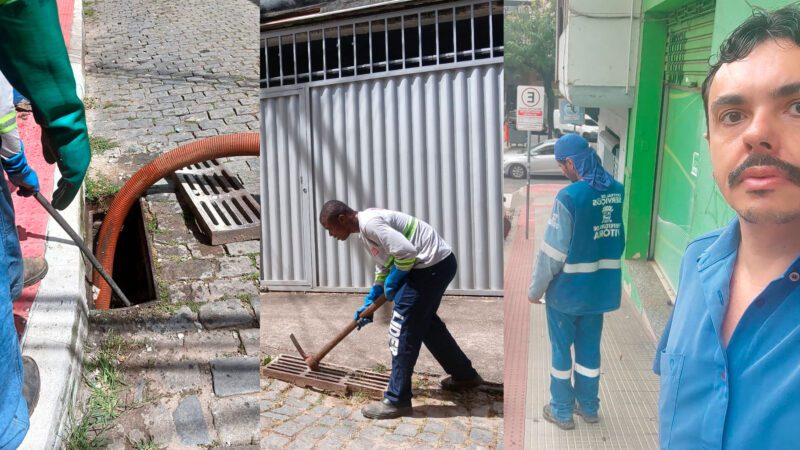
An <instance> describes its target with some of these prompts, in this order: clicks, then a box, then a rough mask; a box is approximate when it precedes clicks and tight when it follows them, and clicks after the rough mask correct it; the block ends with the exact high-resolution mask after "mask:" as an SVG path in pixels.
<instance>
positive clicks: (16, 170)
mask: <svg viewBox="0 0 800 450" xmlns="http://www.w3.org/2000/svg"><path fill="white" fill-rule="evenodd" d="M3 169H4V170H5V171H6V174H8V179H9V180H11V182H12V183H14V185H15V186H17V187H18V188H19V190H18V191H17V193H18V194H19V195H21V196H23V197H30V196H31V195H33V194H35V193H37V192H39V177H37V176H36V172H34V171H33V169H31V167H30V166H29V165H28V161H27V160H26V159H25V153H24V152H19V153H17V154H16V155H14V156H12V157H11V158H8V159H6V160H3Z"/></svg>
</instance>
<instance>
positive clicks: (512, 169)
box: [503, 139, 563, 178]
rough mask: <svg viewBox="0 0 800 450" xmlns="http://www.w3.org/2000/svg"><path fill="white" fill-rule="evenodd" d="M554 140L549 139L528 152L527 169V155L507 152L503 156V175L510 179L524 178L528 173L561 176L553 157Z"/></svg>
mask: <svg viewBox="0 0 800 450" xmlns="http://www.w3.org/2000/svg"><path fill="white" fill-rule="evenodd" d="M555 144H556V139H550V140H548V141H546V142H544V143H542V144H539V145H537V146H536V147H534V148H532V149H531V150H530V153H531V165H530V168H528V167H527V163H528V155H527V153H526V152H525V150H524V149H523V150H522V151H513V150H512V151H508V152H506V153H505V154H504V155H503V175H506V176H509V177H512V178H525V177H526V176H527V175H528V172H529V171H530V173H531V175H532V176H536V175H563V173H562V172H561V169H560V168H559V167H558V163H557V162H556V155H555Z"/></svg>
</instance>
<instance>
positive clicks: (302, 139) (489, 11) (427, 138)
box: [262, 0, 503, 295]
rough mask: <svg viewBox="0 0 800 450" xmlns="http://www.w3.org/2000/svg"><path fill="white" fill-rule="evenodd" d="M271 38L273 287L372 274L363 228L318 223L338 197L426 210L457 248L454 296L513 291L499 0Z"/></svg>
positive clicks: (265, 67)
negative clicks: (506, 253) (508, 281)
mask: <svg viewBox="0 0 800 450" xmlns="http://www.w3.org/2000/svg"><path fill="white" fill-rule="evenodd" d="M478 24H484V25H485V26H481V29H478V28H476V27H477V25H478ZM263 44H264V45H263V47H262V52H263V53H262V60H263V61H264V62H263V63H262V86H263V87H265V89H263V90H262V111H263V112H262V114H264V115H262V120H263V124H262V130H263V131H262V135H264V134H265V135H267V136H268V137H267V138H266V140H265V142H266V143H265V144H264V145H262V152H263V154H262V164H263V166H262V174H263V175H262V176H263V177H264V181H265V182H264V183H262V186H264V191H263V194H262V198H263V201H262V203H264V204H266V205H269V204H270V202H275V201H278V202H279V203H280V204H279V205H275V206H269V207H265V208H263V207H262V216H263V217H262V227H264V236H265V245H263V248H264V252H263V254H262V261H263V267H265V268H266V269H265V270H264V277H263V279H262V284H263V285H264V286H265V287H270V288H272V289H296V288H298V287H301V286H302V287H306V288H307V287H310V288H312V289H319V290H326V291H339V290H341V291H354V290H361V289H363V288H366V287H368V286H370V285H371V283H372V278H373V275H374V270H373V266H372V263H371V261H370V260H369V258H368V255H366V253H365V252H364V249H362V248H361V247H360V245H359V243H358V242H357V241H356V239H352V238H351V239H350V240H348V241H346V242H338V241H336V240H334V239H332V238H330V237H329V236H328V235H327V233H326V232H325V230H324V229H323V228H322V227H321V226H320V225H319V224H318V221H317V220H316V218H317V216H318V214H319V209H320V208H321V207H322V204H323V203H324V202H325V201H327V200H331V199H338V200H342V201H344V202H346V203H348V204H350V205H351V206H353V207H355V208H358V209H365V208H368V207H382V208H388V209H395V210H400V211H403V212H406V213H409V214H412V215H415V216H417V217H419V218H420V219H422V220H425V221H426V222H428V223H430V224H431V225H432V226H433V227H434V228H436V229H437V230H438V231H439V232H440V234H442V236H443V237H444V238H445V240H447V241H448V243H449V244H450V245H451V246H452V247H453V250H454V252H455V253H456V256H457V257H458V261H459V270H458V274H457V276H456V279H455V280H454V282H453V283H451V285H450V288H451V289H450V291H449V292H450V293H452V294H470V295H502V291H503V226H502V225H503V224H502V208H503V204H502V201H503V196H502V164H501V156H502V133H501V123H502V118H501V111H502V100H503V92H502V90H503V68H502V61H503V60H502V51H503V47H502V2H485V1H476V0H470V1H459V2H451V3H450V4H439V5H434V6H427V7H421V8H414V9H410V10H404V11H401V12H394V13H386V14H382V15H376V16H371V17H369V18H366V19H364V18H360V19H347V20H341V21H336V22H332V23H329V24H324V25H314V26H309V27H298V28H296V29H291V30H281V31H279V32H273V33H272V34H269V33H267V34H266V35H265V36H264V41H263ZM295 103H296V106H295ZM281 104H286V105H287V106H286V107H284V109H283V110H281V109H280V108H281V106H280V105H281ZM270 114H271V115H270ZM287 127H288V128H289V129H290V130H291V131H289V132H287V131H284V130H281V128H287ZM273 135H274V136H273ZM262 139H264V138H262ZM291 149H294V150H291ZM271 153H273V154H271ZM281 155H283V156H281ZM281 158H283V159H281ZM276 164H277V165H276ZM292 170H293V172H292ZM305 174H307V176H310V183H309V182H308V180H309V178H304V175H305ZM304 180H305V181H304ZM304 189H310V191H311V192H313V196H310V197H307V196H306V194H307V193H306V191H304ZM301 191H302V192H301ZM276 193H277V194H276ZM276 195H278V197H276ZM304 199H308V202H307V205H308V208H306V207H304V205H303V204H302V203H300V204H297V205H296V204H295V202H302V201H304ZM287 214H288V215H289V217H286V215H287ZM306 230H310V233H309V234H310V235H309V236H308V237H306V234H305V231H306ZM300 231H302V235H299V234H298V233H299V232H300ZM267 237H268V238H269V239H270V242H269V243H268V244H267V240H266V239H267ZM270 252H276V253H275V254H270Z"/></svg>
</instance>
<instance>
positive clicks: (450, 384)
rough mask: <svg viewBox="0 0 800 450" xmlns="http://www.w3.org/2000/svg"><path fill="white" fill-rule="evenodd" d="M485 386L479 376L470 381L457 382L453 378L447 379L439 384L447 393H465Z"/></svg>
mask: <svg viewBox="0 0 800 450" xmlns="http://www.w3.org/2000/svg"><path fill="white" fill-rule="evenodd" d="M482 384H483V378H481V376H480V375H478V376H477V377H475V378H472V379H469V380H455V379H453V377H450V376H448V377H446V378H444V379H442V380H441V381H440V382H439V386H441V388H442V389H444V390H445V391H453V392H464V391H468V390H470V389H475V388H476V387H478V386H480V385H482Z"/></svg>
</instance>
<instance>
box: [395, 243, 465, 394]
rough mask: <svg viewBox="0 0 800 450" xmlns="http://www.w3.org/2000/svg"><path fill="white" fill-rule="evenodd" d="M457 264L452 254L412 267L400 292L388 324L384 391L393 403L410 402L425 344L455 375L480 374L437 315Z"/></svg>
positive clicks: (461, 378)
mask: <svg viewBox="0 0 800 450" xmlns="http://www.w3.org/2000/svg"><path fill="white" fill-rule="evenodd" d="M457 267H458V265H457V263H456V257H455V255H452V254H451V255H450V256H448V257H447V258H446V259H444V260H443V261H441V262H439V263H437V264H434V265H433V266H431V267H428V268H425V269H413V270H411V273H409V274H408V276H407V277H406V282H405V284H404V285H403V286H402V287H401V288H400V290H399V291H398V292H397V296H396V297H395V299H394V311H393V312H392V321H391V323H390V324H389V350H390V351H391V352H392V374H391V379H390V380H389V389H388V390H387V391H386V392H385V393H384V397H385V398H387V399H388V400H389V401H391V402H392V404H394V405H397V406H410V405H411V375H412V374H413V373H414V365H415V364H416V363H417V357H418V356H419V351H420V348H421V347H422V344H425V347H427V348H428V350H429V351H430V352H431V354H432V355H433V357H434V358H436V361H438V362H439V364H441V366H442V368H444V370H445V372H447V373H448V374H449V375H451V376H452V377H453V378H454V379H456V380H470V379H473V378H475V377H477V376H478V373H477V372H476V371H475V369H474V368H473V367H472V362H471V361H470V360H469V358H467V356H466V355H465V354H464V352H463V351H461V348H460V347H459V346H458V344H457V343H456V340H455V339H454V338H453V336H452V335H451V334H450V332H449V331H448V330H447V327H446V326H445V324H444V322H442V319H440V318H439V316H438V315H436V311H437V310H438V309H439V304H440V303H441V302H442V295H444V292H445V290H446V289H447V286H448V285H449V284H450V281H452V280H453V277H455V275H456V270H457Z"/></svg>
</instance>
